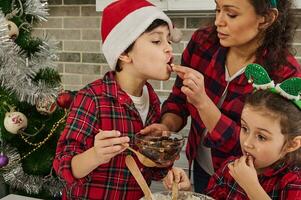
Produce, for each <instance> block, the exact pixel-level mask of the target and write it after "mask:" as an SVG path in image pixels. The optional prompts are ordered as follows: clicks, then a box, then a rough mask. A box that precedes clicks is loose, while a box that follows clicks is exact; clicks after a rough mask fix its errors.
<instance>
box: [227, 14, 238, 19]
mask: <svg viewBox="0 0 301 200" xmlns="http://www.w3.org/2000/svg"><path fill="white" fill-rule="evenodd" d="M228 16H229V17H230V18H235V17H236V16H237V15H233V14H228Z"/></svg>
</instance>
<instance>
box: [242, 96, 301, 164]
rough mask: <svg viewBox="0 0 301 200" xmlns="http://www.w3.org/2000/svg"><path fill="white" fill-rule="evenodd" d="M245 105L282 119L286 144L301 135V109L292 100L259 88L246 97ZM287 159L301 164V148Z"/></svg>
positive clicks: (286, 157)
mask: <svg viewBox="0 0 301 200" xmlns="http://www.w3.org/2000/svg"><path fill="white" fill-rule="evenodd" d="M245 106H251V107H252V108H255V109H256V110H260V111H264V112H267V115H268V116H273V117H277V119H280V127H281V133H282V134H283V135H284V136H285V138H286V142H285V144H286V145H289V144H290V143H291V142H292V140H293V139H294V138H295V137H296V136H301V110H299V108H298V107H297V106H296V105H295V104H294V103H293V102H292V101H291V100H288V99H286V98H284V97H282V96H280V95H279V94H275V93H272V92H271V91H269V90H257V91H255V92H254V93H252V94H250V95H249V96H248V97H247V98H246V101H245ZM286 145H284V146H286ZM285 160H286V161H287V162H289V163H291V162H293V163H294V164H296V165H298V166H301V148H299V149H298V150H296V151H294V152H291V153H288V154H287V155H286V156H285Z"/></svg>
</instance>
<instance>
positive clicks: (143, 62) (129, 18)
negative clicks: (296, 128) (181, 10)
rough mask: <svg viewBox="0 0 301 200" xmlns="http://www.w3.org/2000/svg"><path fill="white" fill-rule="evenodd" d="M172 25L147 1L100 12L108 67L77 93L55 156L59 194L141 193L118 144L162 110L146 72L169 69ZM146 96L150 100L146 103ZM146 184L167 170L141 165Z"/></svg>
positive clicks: (156, 75) (131, 0)
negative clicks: (60, 181)
mask: <svg viewBox="0 0 301 200" xmlns="http://www.w3.org/2000/svg"><path fill="white" fill-rule="evenodd" d="M171 31H173V26H172V23H171V21H170V19H169V18H168V17H167V16H166V15H165V14H164V13H163V12H162V11H161V10H159V9H158V8H156V7H155V6H154V5H152V4H150V3H149V2H147V1H145V0H119V1H116V2H114V3H112V4H110V5H109V6H107V7H106V8H105V9H104V11H103V16H102V24H101V35H102V41H103V53H104V55H105V57H106V59H107V62H108V64H109V66H110V67H111V69H112V70H114V71H110V72H108V73H107V74H105V76H104V77H103V79H102V80H101V79H99V80H96V81H94V82H92V83H90V84H88V85H87V86H86V87H85V88H83V89H82V90H80V91H79V92H78V94H77V95H76V97H75V99H74V101H73V104H72V107H71V110H70V114H69V116H68V119H67V122H66V127H65V130H64V131H63V133H62V135H61V137H60V139H59V142H58V145H57V150H56V156H55V160H54V163H53V166H54V169H55V171H56V172H57V174H58V176H59V177H60V178H62V179H63V180H64V183H65V190H64V193H63V199H105V200H108V199H120V200H123V199H124V200H125V199H131V200H133V199H139V198H141V197H142V196H143V193H142V191H141V189H140V188H139V186H138V184H137V183H136V181H135V180H134V178H133V176H132V175H131V174H130V172H129V170H128V169H127V167H126V165H125V156H126V155H127V154H131V153H130V152H128V151H124V150H125V149H126V146H127V145H132V144H133V138H134V135H135V134H136V133H138V132H139V131H140V130H141V129H142V128H143V127H144V126H145V125H149V124H152V123H155V122H157V121H158V120H159V116H160V102H159V99H158V97H157V95H156V94H155V92H154V90H153V89H152V87H151V85H150V84H149V83H147V80H148V79H155V80H167V79H168V78H169V77H170V73H171V66H170V64H171V62H172V47H171V44H170V41H171V40H172V37H171V34H170V33H171ZM150 102H151V103H150ZM135 159H136V161H137V163H138V165H139V168H140V169H141V172H142V174H143V175H144V177H145V179H146V180H147V182H148V184H150V182H151V180H152V179H155V180H158V179H161V178H163V176H164V175H165V174H166V173H165V172H167V171H166V169H159V168H156V169H151V168H146V167H144V166H143V165H142V164H141V163H139V162H138V159H137V158H135Z"/></svg>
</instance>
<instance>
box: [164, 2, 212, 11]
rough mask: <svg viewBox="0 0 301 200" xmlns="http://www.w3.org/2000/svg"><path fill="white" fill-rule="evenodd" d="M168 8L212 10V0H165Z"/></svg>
mask: <svg viewBox="0 0 301 200" xmlns="http://www.w3.org/2000/svg"><path fill="white" fill-rule="evenodd" d="M167 1H168V6H167V7H168V10H182V11H184V10H214V9H215V2H214V0H167Z"/></svg>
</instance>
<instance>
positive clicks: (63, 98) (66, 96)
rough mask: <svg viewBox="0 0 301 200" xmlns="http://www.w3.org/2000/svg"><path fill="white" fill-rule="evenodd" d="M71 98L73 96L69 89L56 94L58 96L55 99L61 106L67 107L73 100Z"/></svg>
mask: <svg viewBox="0 0 301 200" xmlns="http://www.w3.org/2000/svg"><path fill="white" fill-rule="evenodd" d="M73 98H74V94H73V93H72V92H71V91H69V90H65V91H63V92H61V93H60V94H59V95H58V97H57V99H56V103H57V105H58V106H60V107H61V108H67V109H69V107H70V105H71V103H72V101H73Z"/></svg>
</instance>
